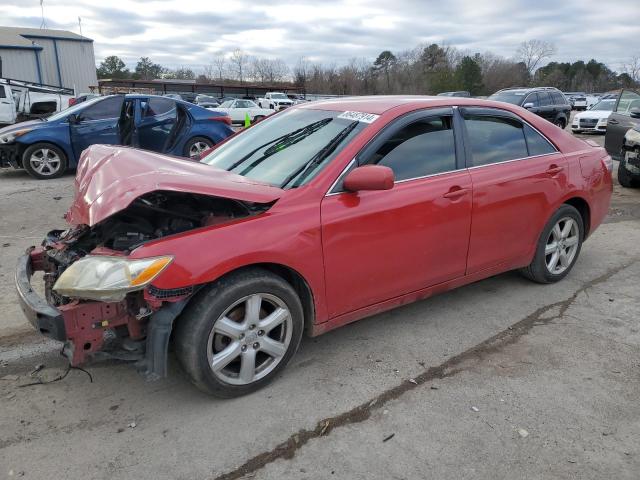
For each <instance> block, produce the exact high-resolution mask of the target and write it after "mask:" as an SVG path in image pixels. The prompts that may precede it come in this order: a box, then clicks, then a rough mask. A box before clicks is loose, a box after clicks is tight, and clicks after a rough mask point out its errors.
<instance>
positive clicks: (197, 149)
mask: <svg viewBox="0 0 640 480" xmlns="http://www.w3.org/2000/svg"><path fill="white" fill-rule="evenodd" d="M209 148H210V146H209V145H207V144H206V143H204V142H194V143H193V145H191V147H190V148H189V156H190V157H191V158H193V157H196V156H198V155H200V154H201V153H202V152H204V151H205V150H207V149H209Z"/></svg>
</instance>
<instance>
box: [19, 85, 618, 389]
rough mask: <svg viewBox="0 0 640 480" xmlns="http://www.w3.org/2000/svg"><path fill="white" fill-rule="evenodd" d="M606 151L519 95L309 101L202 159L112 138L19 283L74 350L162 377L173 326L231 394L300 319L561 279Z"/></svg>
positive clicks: (92, 158)
mask: <svg viewBox="0 0 640 480" xmlns="http://www.w3.org/2000/svg"><path fill="white" fill-rule="evenodd" d="M611 167H612V163H611V159H610V157H609V156H608V155H607V154H606V152H605V151H604V149H602V148H600V147H597V146H596V145H595V144H593V143H587V142H585V141H583V140H579V139H577V138H574V137H573V136H571V135H570V134H568V133H566V132H565V131H563V130H561V129H559V128H558V127H555V126H554V125H552V124H551V123H548V122H547V121H546V120H543V119H541V118H540V117H538V116H537V115H534V114H531V113H529V112H527V111H526V110H524V109H522V108H519V107H517V106H514V105H510V104H505V103H497V102H488V101H482V100H475V99H462V98H444V97H438V98H422V97H362V98H347V99H340V100H335V101H326V102H319V103H309V104H304V105H299V106H296V107H293V108H291V109H287V110H286V111H284V112H280V113H278V114H277V115H274V116H273V117H271V118H269V119H267V120H265V121H263V122H260V123H258V124H256V125H254V126H253V127H251V128H249V129H248V130H246V131H244V132H242V133H241V134H238V135H235V136H233V137H231V138H230V139H228V140H227V141H225V142H223V143H221V144H219V146H217V147H216V148H215V150H213V151H212V152H210V153H209V154H208V155H207V156H206V157H205V158H203V159H202V160H201V161H200V162H193V161H189V160H184V159H178V158H172V157H167V156H163V155H160V154H156V153H150V152H143V151H138V150H134V149H129V148H125V147H110V146H109V147H108V146H100V145H97V146H93V147H90V148H89V149H87V150H86V151H85V152H84V154H83V156H82V160H81V163H80V166H79V168H78V172H77V178H76V196H75V199H74V201H73V204H72V206H71V208H70V210H69V212H68V213H67V215H66V219H67V221H68V223H69V224H70V228H69V229H67V230H65V231H61V230H57V231H52V232H51V233H49V235H48V236H47V237H46V238H45V240H44V242H43V244H42V246H40V247H37V248H34V247H32V248H30V249H29V250H28V251H27V254H26V255H24V256H23V257H22V258H21V259H20V261H19V263H18V268H17V272H16V285H17V288H18V292H19V294H20V299H21V303H22V305H23V309H24V311H25V313H26V315H27V316H28V318H29V319H30V320H31V322H32V323H33V325H34V326H35V327H36V328H37V329H39V330H40V331H41V332H42V333H43V334H45V335H48V336H50V337H53V338H56V339H58V340H61V341H63V342H65V349H64V351H65V353H66V355H67V356H68V357H69V359H70V361H71V363H72V365H78V364H81V363H83V362H85V361H86V360H87V359H88V358H89V357H100V356H101V357H115V358H122V359H130V360H136V361H137V365H138V367H139V368H140V369H141V370H142V371H143V372H144V373H146V374H147V375H148V376H151V377H158V376H163V375H165V373H166V362H167V348H168V344H169V339H170V336H171V337H172V338H173V339H174V343H175V350H176V353H177V357H178V359H179V361H180V363H181V364H182V366H183V368H184V370H185V371H186V372H187V374H188V376H189V378H190V379H191V380H192V381H193V383H195V384H196V385H197V386H198V387H199V388H201V389H202V390H204V391H206V392H210V393H212V394H215V395H219V396H223V397H232V396H237V395H242V394H245V393H248V392H251V391H253V390H256V389H257V388H259V387H261V386H263V385H265V384H266V383H268V382H269V381H271V380H272V379H273V378H274V376H275V375H277V374H278V372H279V371H280V370H282V369H283V368H284V367H285V365H286V364H287V363H288V362H289V360H290V359H291V357H292V356H293V354H294V353H295V351H296V349H297V348H298V344H299V343H300V339H301V337H302V335H303V332H306V333H307V334H309V335H319V334H321V333H324V332H326V331H328V330H331V329H333V328H336V327H340V326H342V325H345V324H347V323H349V322H353V321H355V320H358V319H360V318H363V317H366V316H368V315H372V314H375V313H378V312H382V311H384V310H388V309H391V308H394V307H397V306H399V305H403V304H406V303H409V302H414V301H416V300H420V299H423V298H426V297H429V296H431V295H433V294H435V293H439V292H443V291H446V290H450V289H452V288H456V287H459V286H461V285H465V284H467V283H470V282H475V281H477V280H480V279H483V278H487V277H490V276H492V275H496V274H498V273H501V272H505V271H507V270H513V269H519V270H521V271H522V273H523V274H524V275H525V276H527V277H528V278H530V279H531V280H533V281H536V282H541V283H550V282H556V281H558V280H560V279H562V278H563V277H565V276H566V275H567V274H568V273H569V272H570V270H571V268H572V267H573V265H574V264H575V262H576V260H577V258H578V255H579V253H580V248H581V247H582V242H583V241H584V240H585V239H586V238H587V237H588V236H589V235H590V234H591V233H592V232H593V231H594V230H595V229H596V228H597V227H598V225H600V223H601V222H602V219H603V218H604V216H605V215H606V213H607V210H608V207H609V201H610V197H611V192H612V181H611ZM36 270H43V271H44V272H45V277H44V278H45V291H46V297H47V298H46V301H45V300H44V299H42V298H40V297H39V296H38V295H37V294H36V293H35V292H34V291H33V290H32V289H31V286H30V281H31V275H32V273H33V271H36Z"/></svg>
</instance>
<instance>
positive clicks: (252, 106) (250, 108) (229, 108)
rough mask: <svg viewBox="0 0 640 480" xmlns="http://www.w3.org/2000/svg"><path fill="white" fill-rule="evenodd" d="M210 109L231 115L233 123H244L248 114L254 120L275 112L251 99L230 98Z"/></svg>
mask: <svg viewBox="0 0 640 480" xmlns="http://www.w3.org/2000/svg"><path fill="white" fill-rule="evenodd" d="M209 109H210V110H213V111H215V112H221V113H225V114H227V115H229V116H230V117H231V122H232V123H238V124H240V123H244V121H245V119H246V117H247V114H248V115H249V118H250V120H251V121H252V122H254V121H257V120H262V119H263V118H265V117H268V116H269V115H271V114H272V113H273V110H271V109H269V108H260V107H259V106H258V105H257V104H256V103H255V102H252V101H251V100H241V99H238V100H229V101H226V102H224V103H223V104H222V105H220V106H219V107H210V108H209Z"/></svg>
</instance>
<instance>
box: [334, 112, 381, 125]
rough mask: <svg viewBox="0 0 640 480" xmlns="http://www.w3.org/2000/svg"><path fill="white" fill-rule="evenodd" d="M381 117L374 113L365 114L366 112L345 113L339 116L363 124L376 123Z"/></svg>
mask: <svg viewBox="0 0 640 480" xmlns="http://www.w3.org/2000/svg"><path fill="white" fill-rule="evenodd" d="M379 116H380V115H374V114H373V113H364V112H344V113H341V114H340V115H338V117H337V118H345V119H347V120H355V121H357V122H363V123H372V122H374V121H375V120H376V119H377V118H378V117H379Z"/></svg>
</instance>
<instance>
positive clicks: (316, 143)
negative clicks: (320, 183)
mask: <svg viewBox="0 0 640 480" xmlns="http://www.w3.org/2000/svg"><path fill="white" fill-rule="evenodd" d="M341 113H342V112H334V111H325V110H287V111H285V112H283V113H279V114H277V115H275V116H273V117H272V118H271V119H269V120H268V121H266V122H260V123H257V124H256V125H254V126H253V127H251V128H249V129H248V130H246V131H245V132H242V133H241V134H240V135H238V136H237V137H235V138H232V139H230V140H229V141H228V142H226V143H224V144H223V145H220V147H218V148H216V149H215V150H214V151H213V152H211V153H210V154H209V155H207V156H206V157H205V158H204V159H202V162H203V163H206V164H208V165H211V166H214V167H216V168H221V169H223V170H227V171H229V172H233V173H237V174H238V175H242V176H244V177H247V178H250V179H252V180H256V181H259V182H264V183H268V184H271V185H275V186H278V187H280V188H296V187H299V186H301V185H304V184H306V183H307V182H309V181H310V180H311V179H312V178H314V177H315V176H316V175H317V174H318V173H319V172H320V171H321V170H322V169H323V168H324V167H325V166H326V165H328V164H329V162H330V161H331V160H332V159H333V158H334V157H335V156H336V155H337V154H338V153H339V152H340V151H341V150H342V149H343V148H344V146H345V145H347V144H348V143H349V142H350V141H351V139H352V138H353V137H355V136H356V135H357V134H358V133H359V132H360V131H362V129H364V127H365V126H366V125H367V124H365V123H362V122H357V121H353V120H350V119H344V118H338V116H339V115H340V114H341Z"/></svg>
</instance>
